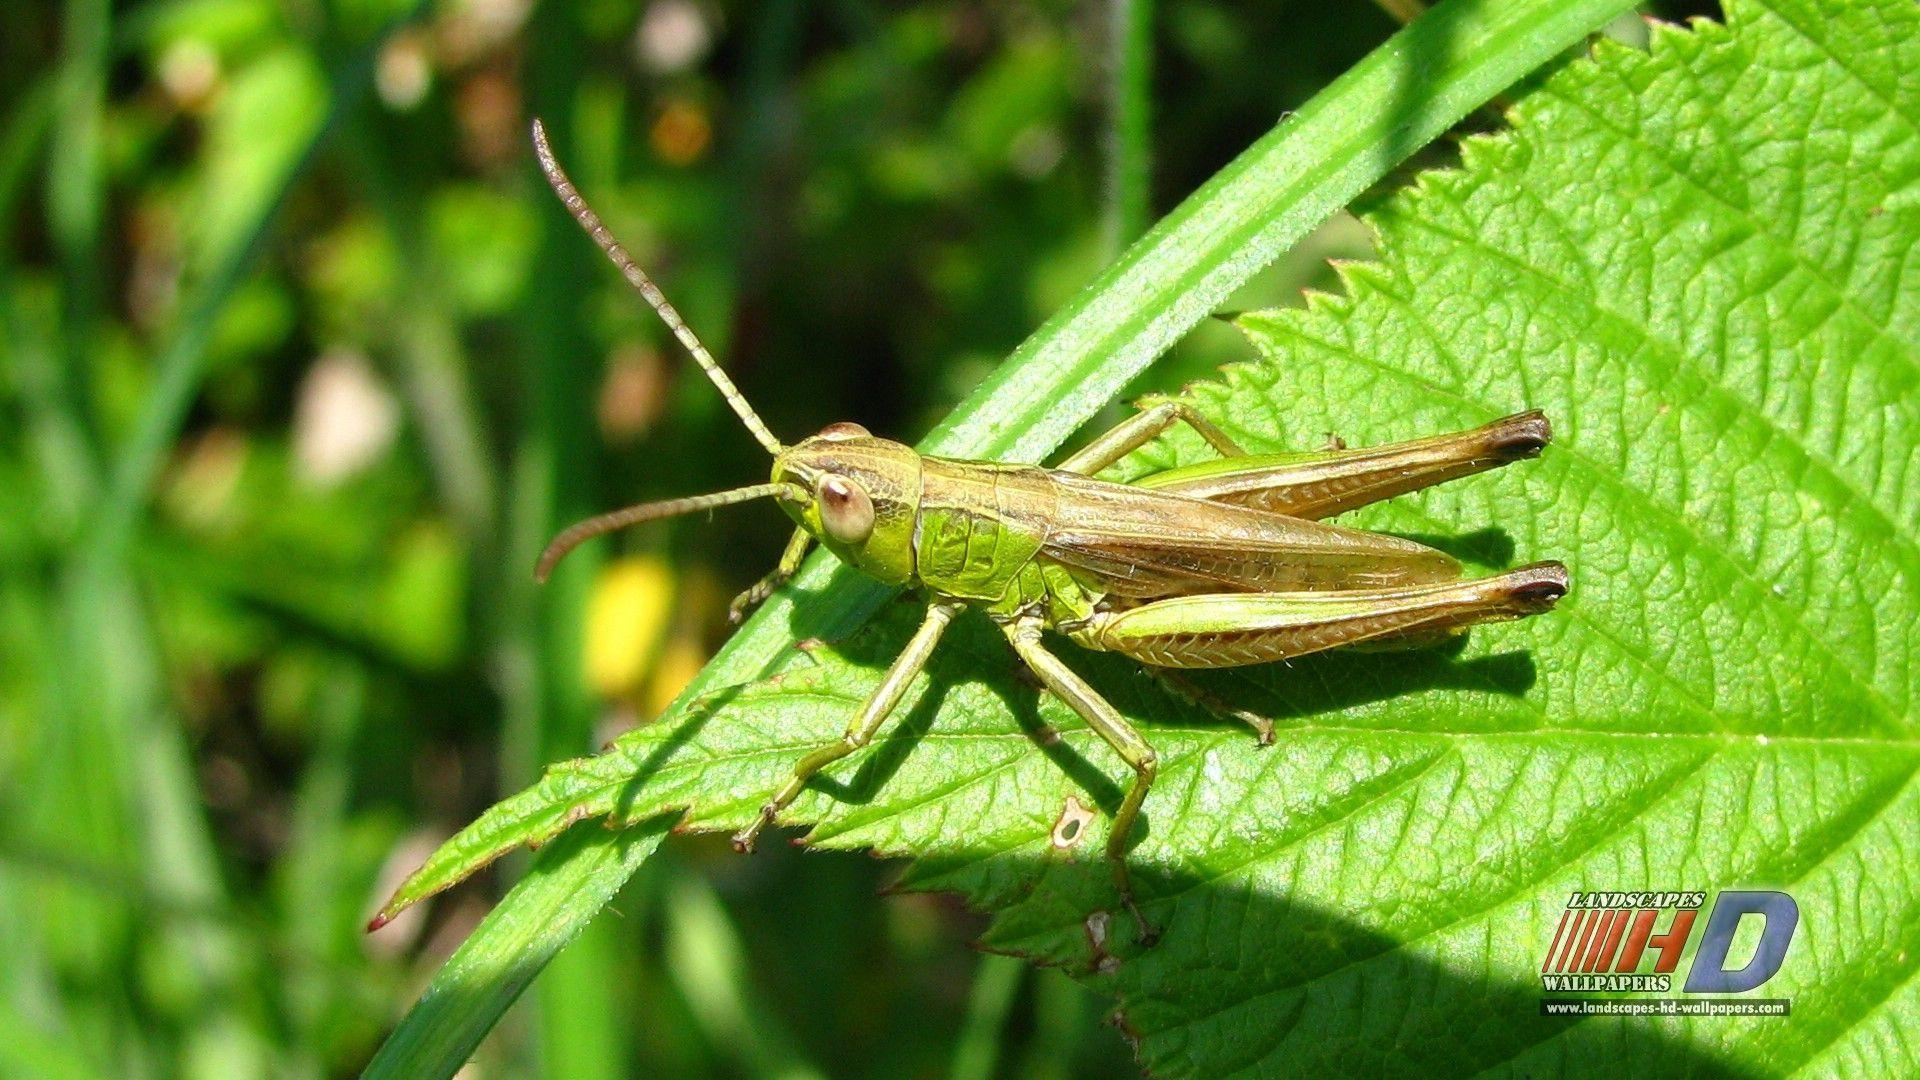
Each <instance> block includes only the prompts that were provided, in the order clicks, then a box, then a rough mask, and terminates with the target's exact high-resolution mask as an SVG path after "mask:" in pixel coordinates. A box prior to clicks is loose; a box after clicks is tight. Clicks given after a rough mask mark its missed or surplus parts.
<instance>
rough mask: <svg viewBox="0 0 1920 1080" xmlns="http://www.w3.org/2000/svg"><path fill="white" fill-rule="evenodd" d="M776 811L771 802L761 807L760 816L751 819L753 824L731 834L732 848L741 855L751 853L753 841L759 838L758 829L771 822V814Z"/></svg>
mask: <svg viewBox="0 0 1920 1080" xmlns="http://www.w3.org/2000/svg"><path fill="white" fill-rule="evenodd" d="M776 813H779V811H778V810H776V809H775V808H774V807H773V805H772V804H771V803H769V804H768V805H766V806H763V807H761V808H760V816H759V817H757V818H754V819H753V824H751V825H749V826H747V827H746V828H744V829H741V830H740V831H739V832H737V833H734V834H733V850H735V851H737V852H739V853H740V854H742V855H751V854H753V843H754V841H755V840H756V839H758V838H759V836H760V830H761V829H764V828H766V827H767V826H769V825H771V824H773V816H774V815H775V814H776Z"/></svg>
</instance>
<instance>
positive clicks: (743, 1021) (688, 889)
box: [665, 868, 824, 1080]
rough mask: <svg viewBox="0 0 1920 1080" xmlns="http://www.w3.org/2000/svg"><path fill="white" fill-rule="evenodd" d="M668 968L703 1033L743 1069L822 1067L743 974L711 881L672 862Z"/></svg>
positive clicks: (734, 936)
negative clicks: (763, 1004)
mask: <svg viewBox="0 0 1920 1080" xmlns="http://www.w3.org/2000/svg"><path fill="white" fill-rule="evenodd" d="M665 914H666V923H667V945H666V961H665V962H666V969H667V973H668V974H669V975H670V976H671V977H672V979H673V981H674V984H675V985H676V986H677V987H679V990H680V993H681V994H682V995H683V996H684V997H685V998H686V999H687V1005H688V1006H689V1007H690V1008H691V1009H692V1011H693V1015H694V1019H695V1020H696V1021H697V1022H698V1024H699V1026H700V1028H701V1029H702V1031H703V1033H704V1034H705V1035H706V1037H707V1040H708V1041H709V1042H710V1043H712V1044H713V1046H714V1048H715V1049H716V1050H717V1051H718V1052H719V1054H720V1055H721V1056H722V1058H723V1060H729V1061H731V1062H732V1063H733V1064H735V1065H736V1066H738V1067H739V1068H740V1070H741V1072H742V1074H743V1075H747V1076H766V1077H779V1078H781V1080H814V1078H817V1077H821V1076H823V1075H824V1074H823V1073H822V1072H821V1071H820V1070H819V1069H818V1068H816V1067H814V1066H813V1065H812V1064H810V1063H808V1062H807V1060H806V1058H805V1056H804V1055H802V1054H801V1052H800V1050H799V1049H798V1048H797V1046H796V1044H795V1042H794V1039H793V1036H792V1035H791V1034H790V1033H789V1032H787V1031H786V1030H784V1029H783V1027H782V1025H781V1024H780V1023H779V1022H778V1021H777V1020H776V1019H775V1018H774V1017H773V1015H772V1014H771V1013H770V1012H769V1011H768V1010H766V1009H765V1008H763V1007H761V1006H760V1005H759V1004H758V1003H757V1002H756V1001H755V999H754V998H755V995H754V993H753V990H752V988H751V987H750V986H748V984H747V980H746V979H745V978H743V975H744V973H745V972H746V970H747V962H746V956H745V953H746V950H745V948H744V947H743V946H742V945H741V942H740V935H739V933H738V932H737V931H736V930H735V929H734V927H733V921H732V920H731V919H730V918H729V917H728V916H727V909H726V907H725V906H724V905H723V904H721V902H720V897H719V895H718V894H716V893H715V892H714V891H713V886H711V885H709V884H707V880H706V879H705V878H703V877H701V876H699V875H698V874H697V873H696V872H694V871H690V870H687V869H684V868H678V869H676V871H675V873H674V876H673V880H672V881H671V883H670V884H669V887H668V891H667V903H666V907H665Z"/></svg>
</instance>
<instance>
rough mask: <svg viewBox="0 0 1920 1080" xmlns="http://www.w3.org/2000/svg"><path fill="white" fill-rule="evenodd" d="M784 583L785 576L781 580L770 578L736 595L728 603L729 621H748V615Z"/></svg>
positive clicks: (738, 622)
mask: <svg viewBox="0 0 1920 1080" xmlns="http://www.w3.org/2000/svg"><path fill="white" fill-rule="evenodd" d="M783 584H785V579H784V578H783V579H781V580H779V581H775V580H773V579H772V578H768V579H767V580H764V581H760V582H757V583H756V584H754V586H753V587H752V588H750V589H748V590H747V591H745V592H743V593H741V594H740V595H739V596H736V597H734V598H733V602H732V603H730V604H728V605H727V622H728V623H730V624H732V625H734V626H739V625H740V624H741V623H743V622H746V621H747V616H748V615H751V614H753V609H754V608H757V607H759V606H760V605H761V604H763V603H765V602H766V599H767V597H769V596H772V595H773V594H774V593H775V592H777V591H778V590H779V588H780V586H781V585H783Z"/></svg>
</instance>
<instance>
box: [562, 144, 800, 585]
mask: <svg viewBox="0 0 1920 1080" xmlns="http://www.w3.org/2000/svg"><path fill="white" fill-rule="evenodd" d="M533 153H534V156H535V157H537V158H539V159H540V171H541V172H543V173H545V174H547V183H548V184H549V185H551V186H552V188H553V193H554V194H555V195H558V196H560V201H561V202H563V203H565V204H566V206H567V212H568V213H570V214H572V215H573V220H575V221H577V222H579V223H580V227H581V228H583V229H585V230H587V235H588V236H591V237H593V242H594V243H596V244H598V245H600V250H601V251H604V252H606V253H607V258H609V259H612V260H613V265H615V266H617V267H619V268H620V273H621V275H622V276H623V277H625V278H626V279H627V283H628V284H629V285H632V286H633V287H634V289H635V290H637V291H638V292H639V293H640V295H641V296H642V297H644V298H645V299H646V301H647V304H648V306H649V307H651V308H653V310H654V311H655V312H656V313H657V314H659V316H660V319H661V321H662V322H665V323H666V324H667V329H669V330H672V331H673V336H674V337H677V338H679V339H680V344H682V345H684V346H686V347H687V351H688V352H689V353H692V354H693V359H694V362H695V363H698V364H699V365H700V370H702V371H704V372H706V373H707V378H709V379H711V380H713V385H714V386H715V388H717V389H718V390H719V391H720V396H721V397H723V398H726V399H727V404H728V405H731V406H732V407H733V411H734V413H735V414H736V415H737V416H739V417H740V422H741V423H743V424H745V425H747V430H748V431H749V432H751V433H752V435H753V437H754V438H755V439H756V440H758V441H759V443H760V445H761V446H764V447H766V448H767V453H769V454H772V455H773V456H775V457H779V456H780V451H781V450H783V449H785V447H782V446H781V445H780V440H779V439H776V438H774V437H773V432H771V431H769V430H767V425H766V424H765V423H763V422H762V421H761V419H760V415H759V414H758V413H756V412H754V411H753V406H751V405H749V404H747V399H746V397H745V396H744V395H742V394H741V393H740V390H739V388H738V387H736V386H734V385H733V380H732V379H729V378H727V373H726V372H725V371H722V370H721V369H720V364H719V362H718V361H716V360H714V358H713V354H712V353H710V352H708V351H707V347H706V346H705V345H702V344H700V339H699V338H698V337H695V336H694V333H693V331H692V330H691V329H688V327H687V323H686V320H684V319H682V318H681V317H680V313H679V312H678V311H675V310H674V307H673V305H672V304H670V303H668V302H667V298H666V295H665V294H664V293H662V292H661V291H660V287H659V286H658V285H655V284H654V283H653V279H652V278H650V277H648V276H647V274H646V271H644V270H642V269H640V267H639V266H638V265H636V264H635V263H634V261H633V256H631V255H629V254H627V249H626V248H623V247H621V246H620V241H618V240H615V239H614V238H613V234H612V233H610V232H608V231H607V226H606V225H605V223H603V222H602V221H601V220H600V215H598V214H596V213H594V212H593V208H592V207H590V206H588V205H587V200H586V199H584V198H582V197H581V195H580V189H578V188H576V187H574V186H573V181H572V180H569V179H567V173H566V170H565V169H562V168H561V167H560V162H559V160H558V159H556V158H555V157H554V156H553V147H552V145H550V144H549V143H548V142H547V129H546V125H544V124H542V123H541V122H540V121H539V120H535V121H534V122H533ZM595 520H599V519H597V518H596V519H595ZM583 524H590V523H583ZM555 542H556V543H558V541H555ZM543 564H544V560H543Z"/></svg>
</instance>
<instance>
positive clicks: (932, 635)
mask: <svg viewBox="0 0 1920 1080" xmlns="http://www.w3.org/2000/svg"><path fill="white" fill-rule="evenodd" d="M960 607H961V605H959V604H956V603H953V602H951V601H946V600H936V601H934V602H933V603H932V604H929V605H928V606H927V617H926V620H925V621H924V622H922V623H921V624H920V629H919V630H917V631H915V632H914V635H913V639H912V640H911V641H908V642H907V647H906V648H905V649H902V650H901V651H900V655H899V656H897V657H895V658H894V661H893V666H892V667H890V668H888V669H887V674H886V676H885V677H884V678H882V679H881V680H880V685H879V686H876V687H874V689H873V693H872V694H871V695H870V696H868V698H867V703H866V704H865V705H862V706H861V707H860V711H859V712H858V713H855V714H854V717H853V720H852V721H851V722H849V723H848V724H847V730H846V733H845V734H843V735H841V736H840V741H839V742H835V743H829V744H827V745H826V746H823V747H821V748H820V749H818V750H815V751H814V752H813V753H811V754H808V755H807V756H806V757H803V758H801V759H800V762H799V764H797V765H795V766H794V767H793V776H792V777H791V778H790V779H788V780H787V783H786V785H785V786H784V787H782V788H781V789H780V790H779V791H778V792H777V793H775V795H774V796H773V798H771V799H769V800H767V804H766V805H765V806H763V807H761V808H760V816H759V817H757V818H755V819H754V820H753V824H751V825H748V826H747V827H746V828H744V829H741V830H740V831H739V832H737V833H735V834H734V835H733V849H734V850H735V851H738V852H741V853H743V854H744V853H746V852H749V851H752V850H753V841H754V838H755V837H757V836H759V835H760V830H761V829H764V828H766V827H767V826H768V825H771V824H773V820H774V818H776V817H778V816H779V814H780V811H782V810H784V809H786V808H787V804H789V803H791V802H793V800H794V799H795V798H797V797H799V795H800V792H801V791H803V790H805V789H806V786H807V781H809V780H811V779H813V776H814V774H815V773H817V772H819V771H820V770H821V769H824V768H826V767H827V766H828V765H831V764H833V763H834V762H836V761H839V760H840V759H841V758H843V757H846V756H847V755H848V754H851V753H853V752H854V751H855V750H858V749H860V748H861V747H863V746H865V745H867V743H869V742H871V741H872V740H873V736H874V733H875V732H877V731H879V730H880V725H882V724H884V723H886V722H887V717H888V716H889V715H891V714H892V712H893V710H894V707H895V706H897V705H899V704H900V698H901V696H902V695H904V694H905V693H906V691H907V685H908V684H909V683H911V682H913V677H914V676H915V675H918V674H920V670H921V669H922V668H924V667H926V666H927V659H928V658H929V657H931V656H932V655H933V649H934V646H935V645H937V644H939V643H940V635H941V634H943V633H945V632H946V629H947V624H948V623H950V622H952V621H953V617H954V616H955V615H956V614H958V613H959V612H960Z"/></svg>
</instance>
